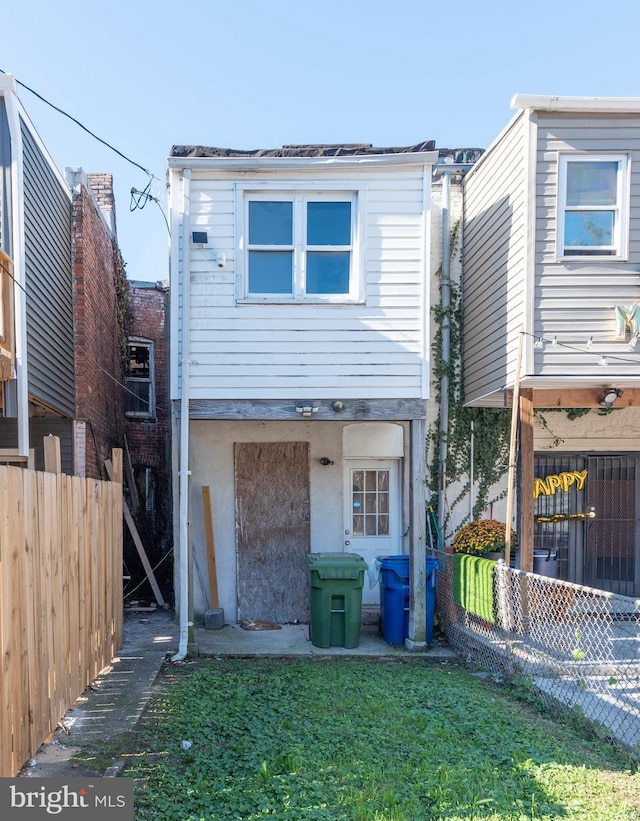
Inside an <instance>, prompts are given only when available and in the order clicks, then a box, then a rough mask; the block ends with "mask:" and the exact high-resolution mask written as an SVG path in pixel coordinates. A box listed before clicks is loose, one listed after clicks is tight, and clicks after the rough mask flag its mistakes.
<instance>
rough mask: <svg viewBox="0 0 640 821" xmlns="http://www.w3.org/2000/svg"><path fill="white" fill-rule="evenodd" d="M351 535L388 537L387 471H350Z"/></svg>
mask: <svg viewBox="0 0 640 821" xmlns="http://www.w3.org/2000/svg"><path fill="white" fill-rule="evenodd" d="M351 488H352V489H351V507H352V510H353V513H352V528H351V530H352V533H353V535H354V536H388V535H389V471H388V470H352V471H351Z"/></svg>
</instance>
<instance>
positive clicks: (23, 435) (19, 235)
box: [3, 77, 29, 456]
mask: <svg viewBox="0 0 640 821" xmlns="http://www.w3.org/2000/svg"><path fill="white" fill-rule="evenodd" d="M5 84H9V86H10V87H9V88H7V87H6V85H5ZM3 85H5V88H4V102H5V107H6V112H7V122H8V125H9V134H10V136H11V199H12V203H11V211H12V215H11V221H12V236H11V239H12V246H13V247H12V248H11V257H12V259H13V276H14V278H15V281H16V287H15V288H14V310H15V355H16V394H17V395H16V400H17V416H18V452H19V454H20V456H28V455H29V378H28V367H27V304H26V293H25V290H24V289H25V288H26V270H25V253H24V211H23V207H24V181H23V158H22V129H21V127H20V114H19V111H18V97H17V93H16V86H15V81H14V79H13V78H12V77H11V78H10V77H5V78H4V84H3Z"/></svg>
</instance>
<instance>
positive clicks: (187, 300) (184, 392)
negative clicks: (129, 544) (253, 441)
mask: <svg viewBox="0 0 640 821" xmlns="http://www.w3.org/2000/svg"><path fill="white" fill-rule="evenodd" d="M181 212H182V214H181V224H182V258H181V277H180V288H181V291H182V317H181V320H182V327H181V341H182V345H181V362H180V364H181V368H180V452H179V457H178V458H179V470H178V478H179V482H178V494H179V517H180V524H179V531H178V549H179V568H180V585H179V591H180V595H179V603H180V605H179V606H180V616H179V625H180V636H179V644H178V652H177V653H176V654H175V656H172V658H171V661H181V660H182V659H183V658H184V657H185V656H186V655H187V650H188V645H189V628H190V627H191V622H190V621H189V570H190V568H189V555H190V550H189V476H190V473H191V471H190V470H189V380H190V368H189V365H190V362H189V356H190V350H189V324H190V305H191V257H190V250H191V242H190V239H191V238H190V225H189V223H190V216H191V171H190V170H189V169H188V168H185V169H184V171H183V174H182V208H181ZM176 241H179V238H176Z"/></svg>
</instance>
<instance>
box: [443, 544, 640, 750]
mask: <svg viewBox="0 0 640 821" xmlns="http://www.w3.org/2000/svg"><path fill="white" fill-rule="evenodd" d="M432 555H433V556H434V557H435V558H437V559H438V561H439V569H438V577H437V579H438V580H437V585H436V601H435V609H436V613H437V615H438V618H439V620H440V623H441V625H442V627H443V628H444V630H445V631H446V635H447V639H448V641H449V642H450V644H451V646H452V647H453V648H454V649H455V650H456V651H457V652H459V653H460V655H461V656H462V657H463V658H466V659H467V661H469V662H472V663H474V664H476V665H477V666H478V667H480V668H481V669H483V670H486V671H487V672H489V673H491V674H493V675H494V676H496V677H499V678H500V679H506V680H509V681H512V682H518V683H519V684H521V685H525V686H528V687H530V688H531V689H532V690H533V691H534V692H535V694H536V695H537V696H538V697H539V699H541V700H542V702H543V703H544V704H545V705H546V706H554V707H557V706H562V707H564V708H569V709H571V710H573V711H574V712H577V713H578V714H579V715H581V716H583V717H584V718H586V719H587V720H588V721H589V722H591V723H592V724H593V725H595V726H596V728H597V729H598V731H599V732H600V733H601V734H602V735H603V736H604V737H605V738H607V739H608V740H611V741H612V742H614V743H617V744H618V745H620V746H622V747H623V748H624V749H626V750H627V751H628V752H630V753H632V755H633V756H634V758H635V757H638V758H640V599H632V598H629V597H627V596H620V595H617V594H614V593H608V592H606V591H602V590H596V589H594V588H590V587H583V586H581V585H577V584H571V583H570V582H565V581H560V580H558V579H555V578H550V577H547V576H542V575H538V574H535V573H524V572H523V571H520V570H515V569H513V568H510V567H508V566H507V565H506V564H505V563H504V562H503V561H498V562H494V563H493V565H494V566H493V573H492V582H490V585H491V587H492V589H491V590H490V593H489V599H490V612H486V607H485V608H483V609H482V615H478V613H477V612H473V607H472V606H471V607H465V606H461V604H460V603H457V601H456V600H457V599H458V600H459V598H460V596H459V593H458V594H456V592H455V591H456V590H459V589H460V579H456V578H454V575H455V573H458V572H459V570H457V569H456V567H454V564H455V561H454V557H453V556H452V555H449V554H445V553H441V552H439V551H438V552H433V553H432ZM468 583H471V584H472V583H473V582H472V581H468Z"/></svg>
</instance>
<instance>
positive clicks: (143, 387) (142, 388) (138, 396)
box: [124, 379, 151, 414]
mask: <svg viewBox="0 0 640 821" xmlns="http://www.w3.org/2000/svg"><path fill="white" fill-rule="evenodd" d="M150 387H151V383H150V382H137V381H133V380H131V379H127V381H126V388H127V389H126V391H125V392H124V410H125V413H138V414H151V408H150V407H149V389H150Z"/></svg>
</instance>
